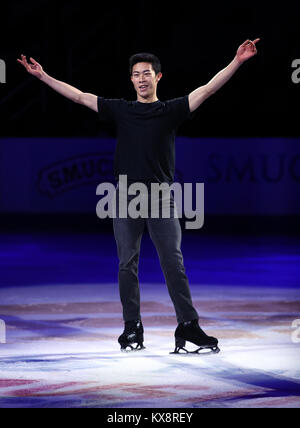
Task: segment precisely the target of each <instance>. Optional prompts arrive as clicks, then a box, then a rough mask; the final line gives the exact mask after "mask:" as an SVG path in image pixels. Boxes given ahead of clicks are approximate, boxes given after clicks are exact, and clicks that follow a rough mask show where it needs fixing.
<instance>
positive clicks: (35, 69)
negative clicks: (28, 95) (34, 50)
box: [17, 55, 44, 79]
mask: <svg viewBox="0 0 300 428" xmlns="http://www.w3.org/2000/svg"><path fill="white" fill-rule="evenodd" d="M21 58H22V59H17V61H18V62H19V63H20V64H22V65H23V66H24V67H25V68H26V70H27V71H28V73H30V74H32V75H33V76H35V77H37V78H38V79H41V78H42V76H43V73H44V70H43V68H42V66H41V65H40V64H39V63H38V62H36V61H35V60H34V59H33V58H30V61H31V64H28V62H27V59H26V56H25V55H21Z"/></svg>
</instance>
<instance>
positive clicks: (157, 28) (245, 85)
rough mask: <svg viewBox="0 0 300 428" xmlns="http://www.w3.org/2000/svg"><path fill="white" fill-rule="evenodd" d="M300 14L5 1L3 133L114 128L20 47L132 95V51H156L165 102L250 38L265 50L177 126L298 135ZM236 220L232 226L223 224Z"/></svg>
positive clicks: (23, 219)
mask: <svg viewBox="0 0 300 428" xmlns="http://www.w3.org/2000/svg"><path fill="white" fill-rule="evenodd" d="M299 12H300V6H299V2H280V3H274V2H243V1H230V2H221V1H219V2H203V1H200V2H199V1H198V2H180V3H178V2H155V1H152V2H145V1H130V2H122V3H121V2H120V3H119V2H90V1H79V0H75V1H65V2H60V1H48V0H41V1H26V2H24V1H11V2H5V3H3V4H1V28H0V37H1V44H0V58H1V59H3V60H5V62H6V66H7V83H6V84H1V85H0V120H1V132H0V137H1V138H6V137H80V136H83V137H85V136H86V137H106V136H114V134H113V131H112V130H111V129H110V128H109V127H108V126H106V125H103V124H100V122H99V120H98V117H97V114H95V112H93V111H91V110H89V109H87V108H85V107H83V106H80V105H77V104H75V103H72V102H71V101H69V100H67V99H65V98H64V97H62V96H61V95H59V94H57V93H55V92H54V91H53V90H52V89H50V88H49V87H47V86H46V85H45V84H43V83H41V82H39V81H38V80H37V79H36V78H34V77H32V76H30V75H28V74H27V73H26V71H25V69H24V68H23V67H22V66H21V65H20V64H19V63H18V62H17V58H20V55H21V54H22V53H23V54H25V55H27V57H28V58H29V57H30V56H32V57H33V58H35V59H36V60H37V61H38V62H40V63H41V65H42V66H43V68H44V70H45V71H46V72H47V73H48V74H50V75H51V76H53V77H55V78H57V79H59V80H62V81H65V82H67V83H69V84H71V85H73V86H75V87H77V88H78V89H80V90H82V91H84V92H91V93H94V94H96V95H101V96H104V97H109V98H125V99H132V100H134V99H135V98H136V96H135V92H134V90H133V88H132V84H131V82H130V79H129V70H128V58H129V57H130V56H131V55H132V54H134V53H137V52H145V51H148V52H152V53H154V54H156V55H157V56H158V57H159V58H160V60H161V63H162V71H163V79H162V80H161V82H160V84H159V90H158V96H159V98H160V99H161V100H165V99H169V98H175V97H178V96H183V95H186V94H188V93H190V92H191V91H193V90H194V89H196V88H197V87H198V86H201V85H203V84H205V83H207V82H208V81H209V80H210V79H211V78H213V77H214V75H215V74H216V73H218V72H219V71H220V70H221V69H222V68H224V67H226V66H227V65H228V64H229V63H230V62H231V60H232V59H233V58H234V56H235V54H236V51H237V49H238V47H239V46H240V44H241V43H243V42H244V41H245V40H246V39H248V38H249V39H252V40H254V39H255V38H260V39H261V40H260V42H259V43H258V44H257V50H258V54H257V55H256V56H255V57H254V58H251V59H250V60H249V61H247V62H246V63H244V64H243V65H242V66H241V68H240V69H239V70H238V71H237V73H236V74H235V75H234V76H233V77H232V79H231V80H230V81H229V82H227V83H226V85H225V86H224V87H222V88H221V89H220V90H219V91H218V92H217V93H216V94H214V95H213V96H212V97H211V98H209V99H208V100H207V101H205V103H204V104H202V105H201V106H200V108H199V109H198V110H197V114H196V117H195V118H194V120H192V121H188V122H186V123H184V124H183V125H182V126H181V128H180V129H179V132H178V134H179V135H181V136H188V137H299V113H298V112H299V94H300V83H299V84H294V83H293V82H292V80H291V75H292V72H293V68H292V61H293V60H294V59H297V58H300V44H299V41H300V26H299V16H300V14H299ZM41 144H42V142H41ZM16 156H18V154H17V153H16ZM13 167H14V161H13V160H12V168H13ZM288 190H289V189H287V191H288ZM2 196H3V195H2ZM296 197H298V196H297V195H295V198H296ZM0 214H1V213H0ZM91 218H92V220H91V221H89V222H88V224H91V225H92V227H94V226H95V225H96V227H99V221H97V220H98V219H96V218H95V216H94V213H92V214H91ZM1 219H2V220H1V226H0V227H1V228H2V229H4V230H8V228H9V227H10V228H13V229H14V230H15V229H16V227H20V228H22V229H24V228H25V230H27V229H28V230H29V228H31V229H32V228H33V229H35V228H36V227H37V226H38V224H41V225H42V226H41V227H42V228H44V227H45V225H47V227H50V226H51V224H53V225H54V227H57V226H58V225H62V227H63V229H64V230H65V228H66V226H69V225H71V229H72V230H73V229H74V228H75V229H76V230H78V227H77V226H78V225H82V224H83V222H82V219H77V220H76V216H72V218H70V216H66V218H64V217H63V215H58V216H57V217H53V215H51V216H50V217H49V218H47V219H46V220H45V219H44V218H42V219H41V216H39V218H38V220H37V218H36V217H34V216H26V215H23V213H11V214H9V215H7V214H5V215H2V216H1ZM229 222H230V224H231V225H232V227H230V228H229V230H228V228H227V227H226V226H223V224H228V223H229ZM299 223H300V222H299V219H298V216H295V215H292V216H289V217H288V218H286V217H280V216H279V217H278V216H271V217H270V216H257V217H255V218H253V217H248V216H233V217H230V219H227V220H226V222H220V218H219V216H216V217H214V216H211V217H207V218H206V228H204V229H205V230H201V232H205V231H211V230H213V231H214V232H215V233H220V232H222V231H225V233H233V231H234V232H237V233H240V232H241V233H244V232H245V233H257V234H260V233H265V232H267V231H270V233H273V232H274V231H275V232H276V233H281V232H282V233H290V234H294V233H295V232H297V233H299V229H300V227H299ZM103 224H105V222H103ZM109 224H110V223H109Z"/></svg>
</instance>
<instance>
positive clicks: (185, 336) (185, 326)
mask: <svg viewBox="0 0 300 428" xmlns="http://www.w3.org/2000/svg"><path fill="white" fill-rule="evenodd" d="M186 342H191V343H193V344H194V345H196V346H199V348H198V349H196V350H195V351H193V352H189V351H188V350H187V349H185V343H186ZM203 349H210V350H211V352H209V353H214V354H217V353H218V352H220V349H219V348H218V340H217V339H216V338H214V337H211V336H207V334H205V333H204V331H203V330H202V329H201V328H200V327H199V324H198V320H197V319H196V320H193V321H187V322H183V323H180V324H178V327H177V329H176V331H175V351H174V352H170V354H180V353H181V352H180V351H181V350H182V351H184V352H185V353H188V354H199V353H200V351H202V350H203Z"/></svg>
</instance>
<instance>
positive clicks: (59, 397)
mask: <svg viewBox="0 0 300 428" xmlns="http://www.w3.org/2000/svg"><path fill="white" fill-rule="evenodd" d="M97 240H99V237H98V238H97V237H86V236H81V237H77V238H74V237H72V239H71V238H70V237H68V236H66V237H64V238H61V240H58V239H57V237H56V238H55V237H52V238H51V237H47V239H46V238H45V237H43V238H41V237H28V236H19V237H16V236H15V237H14V238H12V237H6V239H2V240H1V244H0V251H1V262H0V263H1V271H2V279H1V287H0V318H1V319H2V320H4V321H5V323H6V343H5V344H4V343H2V344H0V354H1V356H0V407H1V408H4V407H35V408H36V407H63V408H66V407H67V408H74V407H105V408H110V407H117V408H147V407H155V408H198V407H300V343H297V342H298V339H299V341H300V330H299V332H298V331H297V329H296V327H295V326H296V325H297V322H295V320H297V319H300V290H299V286H298V280H299V278H300V274H299V269H300V268H299V266H300V263H299V261H300V255H299V247H298V246H297V245H293V243H291V242H290V241H289V242H287V241H281V242H278V240H277V241H275V242H274V241H272V240H270V239H269V240H268V239H267V240H266V241H261V240H260V241H259V243H258V242H257V240H252V241H249V240H248V241H247V242H246V241H245V242H243V240H241V239H240V238H239V240H238V242H237V241H236V240H230V242H229V241H226V239H223V240H220V239H219V238H218V239H217V238H215V239H212V238H207V237H206V238H205V239H204V238H203V239H202V240H201V239H200V240H199V237H187V238H184V245H183V254H184V256H185V262H186V263H185V265H186V269H187V274H188V276H189V279H190V286H191V291H192V296H193V301H194V304H195V306H196V308H197V310H198V312H199V315H200V325H201V327H202V328H203V329H204V330H205V331H206V332H207V334H209V335H213V336H215V337H217V338H218V339H219V346H220V349H221V352H220V353H219V354H212V355H170V354H169V353H170V351H173V350H174V331H175V328H176V325H177V324H176V319H175V316H174V310H173V306H172V303H171V300H170V298H169V295H168V293H167V288H166V285H165V284H164V281H163V277H162V274H161V272H160V270H159V263H158V261H157V260H156V256H155V250H153V249H152V247H151V243H150V242H149V241H148V238H147V237H145V240H144V244H142V245H143V250H142V254H141V262H140V272H141V298H142V316H143V323H144V328H145V343H144V344H145V346H146V349H145V350H143V351H139V352H134V353H122V352H120V349H119V345H118V343H117V338H118V336H119V334H120V333H121V332H122V330H123V321H122V316H121V313H122V312H121V305H120V303H119V296H118V288H117V282H116V281H115V277H116V275H117V272H116V266H117V260H116V258H115V248H114V242H113V241H112V238H111V237H109V236H106V237H105V236H104V237H103V238H102V246H101V247H98V241H97ZM276 243H277V244H276ZM75 244H76V245H75ZM103 245H104V246H103ZM83 278H86V281H83ZM222 278H223V280H222ZM272 278H273V279H272ZM59 279H61V281H59ZM97 279H98V280H97ZM151 280H152V281H151ZM271 282H273V284H274V286H271ZM293 323H294V324H293ZM299 327H300V320H299ZM192 348H193V346H189V349H192Z"/></svg>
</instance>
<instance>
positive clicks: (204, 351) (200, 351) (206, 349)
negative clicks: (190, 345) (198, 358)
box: [170, 346, 221, 356]
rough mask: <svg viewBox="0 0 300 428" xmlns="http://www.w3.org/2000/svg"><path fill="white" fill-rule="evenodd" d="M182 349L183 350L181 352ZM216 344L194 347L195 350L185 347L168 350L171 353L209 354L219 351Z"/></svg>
mask: <svg viewBox="0 0 300 428" xmlns="http://www.w3.org/2000/svg"><path fill="white" fill-rule="evenodd" d="M182 351H183V352H182ZM220 351H221V350H220V348H219V347H218V346H205V347H200V348H198V349H196V350H195V351H188V350H187V349H185V348H175V351H173V352H170V354H171V355H184V356H186V355H211V354H218V353H219V352H220Z"/></svg>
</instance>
